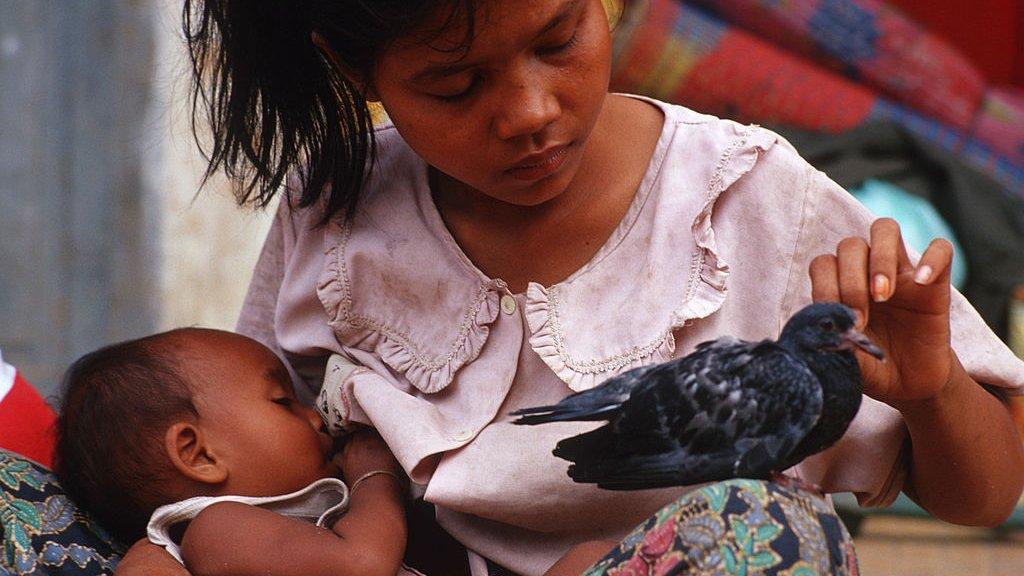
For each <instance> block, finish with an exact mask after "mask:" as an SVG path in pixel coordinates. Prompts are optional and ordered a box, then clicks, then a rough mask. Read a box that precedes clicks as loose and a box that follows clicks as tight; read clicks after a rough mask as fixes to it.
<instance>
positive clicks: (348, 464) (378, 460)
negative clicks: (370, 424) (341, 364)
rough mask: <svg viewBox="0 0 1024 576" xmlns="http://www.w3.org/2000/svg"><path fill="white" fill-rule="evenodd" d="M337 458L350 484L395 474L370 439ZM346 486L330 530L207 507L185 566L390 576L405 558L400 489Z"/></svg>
mask: <svg viewBox="0 0 1024 576" xmlns="http://www.w3.org/2000/svg"><path fill="white" fill-rule="evenodd" d="M342 459H343V468H344V469H345V470H346V472H347V474H346V479H347V480H348V481H349V482H352V481H353V480H354V479H357V478H359V477H361V476H362V475H363V474H365V473H367V472H369V471H372V470H387V471H389V472H394V473H396V474H400V473H401V472H400V470H399V469H398V466H397V463H395V461H394V458H393V457H392V456H391V454H390V452H388V451H387V447H386V446H385V445H384V443H383V441H381V440H380V437H379V436H377V435H376V433H372V434H371V433H366V432H361V433H357V434H355V435H353V436H352V437H351V439H350V440H349V442H348V443H347V444H346V446H345V450H344V452H343V455H342ZM349 486H350V489H352V488H354V489H352V494H351V500H350V505H349V509H348V512H347V513H346V514H345V515H344V516H342V517H341V518H340V519H339V520H338V521H336V522H335V523H334V525H333V526H332V527H331V528H332V529H331V530H327V529H324V528H318V527H316V526H313V525H310V524H306V523H304V522H300V521H298V520H294V519H292V518H287V517H285V516H281V515H279V514H276V513H273V512H270V511H267V510H264V509H261V508H256V507H254V506H249V505H246V504H239V503H234V502H223V503H219V504H215V505H213V506H210V507H209V508H207V509H205V510H203V512H201V513H200V514H199V515H198V516H197V517H196V518H195V520H193V521H192V523H191V524H190V525H189V527H188V529H187V530H186V532H185V537H184V539H183V541H182V546H181V550H182V556H183V557H184V559H185V565H186V566H187V567H188V569H189V571H190V572H191V573H192V574H195V575H196V576H203V575H216V574H234V575H238V574H267V573H268V572H269V573H273V574H275V575H282V576H284V575H289V574H295V575H296V576H302V575H308V576H317V575H319V574H324V575H328V574H330V575H334V576H338V575H340V576H345V575H353V576H373V575H377V574H379V575H381V576H394V574H395V573H396V572H397V571H398V569H399V566H400V563H401V559H402V554H403V553H404V551H405V539H406V527H405V512H404V507H403V498H404V485H403V484H400V483H399V482H398V481H397V480H396V479H395V478H394V477H392V476H389V475H386V474H378V475H374V476H370V477H368V478H367V479H365V480H364V481H362V482H360V483H359V485H358V486H356V487H353V486H352V484H351V483H350V484H349Z"/></svg>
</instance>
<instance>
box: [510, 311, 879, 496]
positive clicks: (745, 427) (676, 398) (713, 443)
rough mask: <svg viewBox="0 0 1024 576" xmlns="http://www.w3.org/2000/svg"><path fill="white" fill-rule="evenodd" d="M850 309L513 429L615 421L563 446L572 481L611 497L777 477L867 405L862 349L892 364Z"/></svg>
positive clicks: (532, 416) (623, 377) (646, 374)
mask: <svg viewBox="0 0 1024 576" xmlns="http://www.w3.org/2000/svg"><path fill="white" fill-rule="evenodd" d="M854 322H855V317H854V314H853V311H851V310H850V309H849V308H847V307H846V306H843V305H842V304H834V303H817V304H811V305H809V306H807V307H805V308H803V309H802V310H800V311H799V312H797V313H796V314H795V315H794V316H793V317H792V318H791V319H790V320H789V321H788V322H787V323H786V325H785V327H784V328H783V329H782V334H781V335H780V337H779V339H778V340H777V341H773V340H762V341H760V342H748V341H744V340H740V339H737V338H734V337H730V336H726V337H722V338H719V339H717V340H712V341H708V342H704V343H701V344H699V345H698V346H697V347H696V349H695V350H694V352H692V353H691V354H689V355H687V356H684V357H682V358H677V359H674V360H670V361H668V362H665V363H663V364H656V365H651V366H644V367H640V368H636V369H633V370H629V371H627V372H624V373H622V374H620V375H618V376H615V377H612V378H610V379H608V380H606V381H605V382H603V383H602V384H600V385H598V386H596V387H594V388H592V389H590V390H586V391H583V392H579V393H576V394H572V395H570V396H568V397H566V398H565V399H564V400H562V401H561V402H559V403H558V404H554V405H551V406H539V407H533V408H524V409H521V410H516V411H514V412H511V415H512V416H518V417H519V418H518V419H517V420H515V421H514V423H515V424H525V425H534V424H543V423H547V422H563V421H603V422H606V424H604V425H603V426H600V427H598V428H596V429H594V430H592V431H589V432H585V433H583V434H580V435H577V436H572V437H569V438H565V439H563V440H561V441H559V442H558V444H557V446H556V447H555V449H554V452H553V453H554V455H555V456H557V457H559V458H562V459H565V460H568V461H570V462H572V464H571V465H570V466H569V471H568V472H569V476H570V477H571V478H572V479H573V480H574V481H576V482H581V483H591V484H593V483H596V484H597V485H598V486H599V487H601V488H606V489H610V490H640V489H647V488H664V487H670V486H688V485H692V484H699V483H705V482H716V481H721V480H728V479H731V478H750V479H762V480H766V479H770V478H775V477H778V476H779V475H781V472H782V471H783V470H786V469H788V468H790V467H791V466H793V465H795V464H797V463H798V462H800V461H801V460H803V459H804V458H806V457H808V456H810V455H812V454H816V453H818V452H820V451H822V450H824V449H826V448H828V447H829V446H831V445H832V444H834V443H835V442H836V441H837V440H839V438H840V437H842V435H843V433H845V432H846V429H847V427H849V425H850V422H851V421H852V420H853V418H854V416H856V414H857V410H858V409H859V407H860V402H861V382H860V369H859V366H858V363H857V359H856V357H855V356H854V353H853V350H854V349H860V350H863V351H865V352H866V353H868V354H870V355H872V356H874V357H875V358H878V359H879V360H883V359H884V354H883V353H882V351H881V350H880V349H879V348H878V347H877V346H875V345H874V344H873V343H872V342H871V341H870V340H869V339H868V338H867V337H866V336H864V335H863V334H861V333H860V332H858V331H857V330H856V329H855V328H854Z"/></svg>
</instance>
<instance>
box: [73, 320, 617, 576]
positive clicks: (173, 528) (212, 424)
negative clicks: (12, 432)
mask: <svg viewBox="0 0 1024 576" xmlns="http://www.w3.org/2000/svg"><path fill="white" fill-rule="evenodd" d="M322 430H323V425H322V423H321V421H320V417H319V416H318V415H317V413H316V412H315V411H314V410H312V409H311V408H308V407H306V406H303V405H301V404H300V403H299V402H298V401H297V400H296V398H295V393H294V391H293V390H292V384H291V380H290V378H289V375H288V372H287V370H286V369H285V367H284V365H283V364H282V363H281V361H280V360H279V359H278V358H277V356H275V355H274V353H273V352H271V351H270V350H269V349H267V348H266V347H264V346H263V345H261V344H259V343H258V342H256V341H254V340H251V339H249V338H246V337H244V336H240V335H237V334H233V333H230V332H223V331H218V330H207V329H195V328H186V329H179V330H173V331H170V332H166V333H162V334H157V335H155V336H150V337H147V338H142V339H139V340H133V341H129V342H124V343H121V344H115V345H113V346H108V347H106V348H102V349H100V350H98V351H96V352H92V353H90V354H87V355H86V356H84V357H82V358H81V359H79V360H78V361H77V362H75V363H74V364H73V365H72V366H71V368H70V369H69V370H68V372H67V374H66V376H65V379H64V396H63V405H62V408H61V413H60V416H59V419H58V443H57V449H56V454H55V460H56V463H55V468H56V472H57V475H58V477H59V478H60V480H61V483H62V484H63V486H64V488H65V490H66V491H67V492H68V494H69V496H70V497H71V498H72V499H73V500H74V501H75V502H76V503H77V504H78V505H79V506H81V507H83V508H85V509H86V510H88V511H89V512H91V513H92V514H93V516H94V517H95V518H96V520H97V521H98V522H99V523H100V524H101V525H103V526H105V527H106V528H108V529H109V530H110V531H111V532H113V534H114V535H115V536H116V537H118V538H120V539H121V540H122V541H124V542H136V541H137V543H136V544H135V546H133V547H132V548H131V549H130V550H129V552H128V554H127V555H126V556H125V557H124V559H123V560H122V562H121V564H120V566H119V567H118V574H129V575H130V574H150V575H152V574H164V575H168V576H170V575H183V574H267V573H272V574H276V575H280V574H301V575H316V574H335V575H338V574H341V575H344V574H352V575H359V576H368V575H374V574H380V575H385V576H394V575H395V574H406V575H408V574H417V573H416V572H415V571H412V570H411V569H408V568H406V567H404V566H403V565H402V564H401V561H402V556H403V553H404V550H405V544H406V518H405V512H404V492H405V486H406V480H405V474H404V473H403V472H402V470H401V468H400V467H399V465H398V463H397V462H396V461H395V459H394V457H393V456H392V455H391V452H390V451H389V450H388V448H387V446H386V445H385V444H384V442H383V441H382V440H381V439H380V437H379V436H378V435H377V434H376V433H375V432H370V431H360V432H356V433H354V434H350V435H348V436H347V437H346V442H345V444H344V446H343V448H342V449H341V451H340V453H339V454H337V455H332V449H331V447H332V440H331V438H330V437H329V436H327V435H326V434H325V433H323V432H322ZM339 474H340V476H341V477H342V478H343V479H344V480H345V482H346V483H347V487H346V486H345V484H342V483H341V482H340V481H338V480H331V479H333V478H335V477H337V476H339ZM300 491H304V492H301V493H299V494H298V495H295V494H293V493H296V492H300ZM306 492H309V494H308V495H307V494H306ZM332 492H333V493H334V497H333V498H332V497H331V493H332ZM286 495H287V496H288V497H287V498H283V499H282V498H281V497H282V496H286ZM239 496H241V497H250V498H236V497H239ZM224 497H228V499H225V498H224ZM251 497H264V498H260V499H258V500H257V499H254V498H251ZM267 497H274V498H267ZM238 500H241V501H238ZM268 500H270V501H272V502H269V503H268V502H267V501H268ZM282 500H283V501H282ZM346 502H347V503H348V505H347V511H346V510H339V509H343V508H345V503H346ZM318 505H319V506H320V507H321V508H324V509H316V506H318ZM310 506H313V509H312V510H310ZM287 509H291V511H292V512H293V514H292V516H289V515H287V514H288V511H287ZM299 509H301V510H300V512H301V513H298V512H296V510H299ZM342 511H343V512H344V513H343V514H340V515H339V514H338V513H331V512H342ZM321 513H326V514H321ZM318 517H319V518H320V519H321V524H322V525H323V527H320V526H317V525H316V524H314V523H312V520H316V519H317V518H318ZM303 519H305V520H306V521H303ZM147 526H148V528H149V538H147V537H146V536H147ZM154 541H155V542H154ZM158 544H159V545H158ZM612 545H613V544H612V543H597V542H595V543H586V544H584V545H582V546H580V547H577V548H576V549H574V550H573V551H571V552H570V553H569V554H567V555H566V557H565V558H563V559H562V561H561V562H559V563H558V564H557V565H556V566H555V567H553V568H552V570H551V571H550V572H549V574H550V575H551V576H555V575H560V574H566V575H567V574H579V573H580V572H581V571H582V570H583V569H584V568H585V567H586V566H588V565H590V564H591V563H593V562H594V561H596V560H597V559H598V558H600V556H601V555H603V553H604V552H605V551H607V550H608V549H609V548H610V547H611V546H612Z"/></svg>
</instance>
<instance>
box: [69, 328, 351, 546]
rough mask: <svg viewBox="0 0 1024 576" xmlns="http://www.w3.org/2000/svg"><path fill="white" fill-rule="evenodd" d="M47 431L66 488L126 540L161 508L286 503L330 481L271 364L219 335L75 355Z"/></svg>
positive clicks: (178, 335) (237, 339) (245, 343)
mask: <svg viewBox="0 0 1024 576" xmlns="http://www.w3.org/2000/svg"><path fill="white" fill-rule="evenodd" d="M57 425H58V441H57V448H56V454H55V468H56V472H57V476H58V478H59V479H60V481H61V483H62V484H63V486H64V488H65V490H67V492H68V494H69V495H70V496H71V498H72V499H73V500H74V501H75V502H76V503H78V504H79V505H81V506H83V507H84V508H85V509H87V510H89V511H90V512H91V513H92V514H93V515H94V517H95V518H96V519H97V520H98V521H99V522H100V524H102V525H103V526H105V527H107V528H108V529H110V530H111V531H112V532H113V533H114V534H115V535H116V536H118V537H120V538H121V539H123V540H124V541H128V542H130V541H133V540H135V539H138V538H141V537H142V536H143V535H144V534H145V526H146V523H147V522H148V520H149V516H150V515H151V514H152V513H153V511H154V510H155V509H156V508H158V507H159V506H162V505H164V504H169V503H172V502H176V501H178V500H183V499H185V498H191V497H193V496H218V495H223V494H239V495H246V496H271V495H277V494H285V493H288V492H292V491H295V490H298V489H300V488H302V487H304V486H305V485H307V484H309V483H311V482H313V481H314V480H318V479H320V478H325V477H328V476H332V475H334V474H336V472H337V470H336V469H335V467H334V465H333V464H332V463H331V460H330V439H329V437H327V436H326V435H325V434H323V433H321V432H320V429H321V424H320V419H319V417H318V416H317V414H316V412H314V411H313V410H311V409H309V408H306V407H305V406H302V405H300V404H299V403H298V402H297V401H296V399H295V394H294V391H293V390H292V385H291V380H290V378H289V376H288V372H287V370H286V369H285V367H284V365H283V364H282V363H281V361H280V360H279V359H278V358H277V357H276V356H275V355H274V353H273V352H271V351H270V350H268V349H267V348H266V347H264V346H262V345H261V344H259V343H258V342H256V341H254V340H251V339H249V338H246V337H244V336H240V335H237V334H232V333H230V332H223V331H218V330H206V329H195V328H186V329H180V330H173V331H171V332H165V333H162V334H157V335H155V336H149V337H146V338H142V339H139V340H132V341H129V342H124V343H121V344H114V345H112V346H108V347H106V348H102V349H100V350H97V351H95V352H92V353H90V354H87V355H85V356H83V357H82V358H80V359H79V360H78V361H76V362H75V363H74V364H73V365H72V366H71V368H70V369H69V370H68V372H67V374H66V375H65V377H64V388H63V404H62V407H61V413H60V417H59V420H58V424H57Z"/></svg>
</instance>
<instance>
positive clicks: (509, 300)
mask: <svg viewBox="0 0 1024 576" xmlns="http://www.w3.org/2000/svg"><path fill="white" fill-rule="evenodd" d="M501 311H502V312H504V313H505V314H512V313H514V312H515V311H516V299H515V298H514V297H512V296H509V295H508V294H505V295H504V296H502V297H501Z"/></svg>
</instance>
